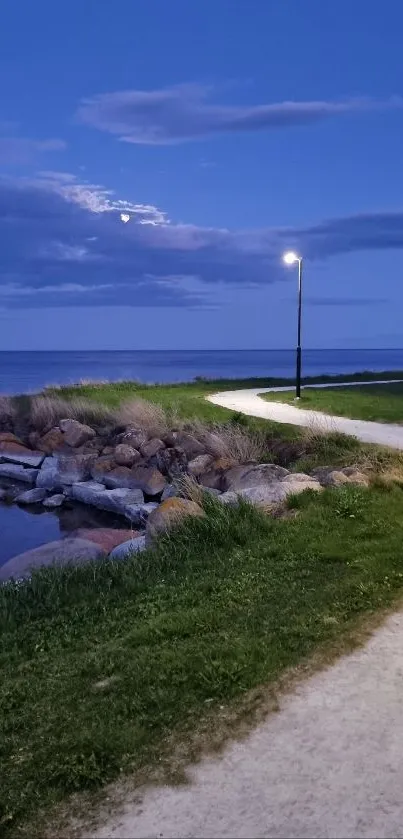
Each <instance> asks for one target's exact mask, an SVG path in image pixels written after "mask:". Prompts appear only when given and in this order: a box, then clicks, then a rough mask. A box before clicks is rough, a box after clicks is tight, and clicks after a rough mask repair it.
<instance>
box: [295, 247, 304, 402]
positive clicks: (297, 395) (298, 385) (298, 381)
mask: <svg viewBox="0 0 403 839" xmlns="http://www.w3.org/2000/svg"><path fill="white" fill-rule="evenodd" d="M301 314H302V259H301V258H300V259H299V260H298V340H297V375H296V383H295V398H296V399H299V398H300V396H301Z"/></svg>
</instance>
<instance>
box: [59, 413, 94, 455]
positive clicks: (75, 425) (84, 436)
mask: <svg viewBox="0 0 403 839" xmlns="http://www.w3.org/2000/svg"><path fill="white" fill-rule="evenodd" d="M59 428H60V430H61V431H63V434H64V442H65V443H67V445H68V446H71V447H72V448H73V449H75V448H77V446H82V445H83V444H84V443H87V442H88V440H92V438H93V437H95V436H96V432H95V431H94V429H93V428H90V426H89V425H83V423H81V422H77V420H74V419H62V420H60V422H59Z"/></svg>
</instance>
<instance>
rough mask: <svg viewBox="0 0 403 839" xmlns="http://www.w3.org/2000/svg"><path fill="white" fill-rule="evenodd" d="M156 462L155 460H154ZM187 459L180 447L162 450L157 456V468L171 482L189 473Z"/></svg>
mask: <svg viewBox="0 0 403 839" xmlns="http://www.w3.org/2000/svg"><path fill="white" fill-rule="evenodd" d="M153 461H154V458H153ZM187 464H188V461H187V457H186V455H185V452H184V451H183V449H181V448H180V446H175V447H174V448H172V449H160V451H159V452H157V454H156V455H155V466H157V468H158V469H159V471H160V472H161V474H162V475H166V476H167V478H168V480H169V481H173V480H174V478H179V477H180V476H181V475H183V474H184V473H185V472H186V471H187Z"/></svg>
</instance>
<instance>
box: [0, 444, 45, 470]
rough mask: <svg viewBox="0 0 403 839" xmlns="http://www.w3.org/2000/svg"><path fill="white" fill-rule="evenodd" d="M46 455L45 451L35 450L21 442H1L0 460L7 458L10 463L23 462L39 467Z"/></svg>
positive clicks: (25, 464) (26, 464)
mask: <svg viewBox="0 0 403 839" xmlns="http://www.w3.org/2000/svg"><path fill="white" fill-rule="evenodd" d="M44 457H45V455H44V454H43V452H33V451H32V449H27V448H26V446H23V445H21V444H20V443H14V442H7V441H4V442H3V443H0V461H2V460H6V461H7V462H9V463H21V464H22V466H32V467H33V468H38V467H39V466H40V465H41V463H42V461H43V460H44Z"/></svg>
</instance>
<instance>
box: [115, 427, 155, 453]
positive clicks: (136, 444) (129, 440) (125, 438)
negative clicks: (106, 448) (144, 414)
mask: <svg viewBox="0 0 403 839" xmlns="http://www.w3.org/2000/svg"><path fill="white" fill-rule="evenodd" d="M120 440H121V442H122V443H126V444H127V445H128V446H132V447H133V449H140V448H141V446H144V443H146V442H147V440H148V435H147V433H146V432H145V431H143V430H142V429H141V428H132V427H131V426H129V427H128V428H126V431H124V432H123V434H121V435H120Z"/></svg>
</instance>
